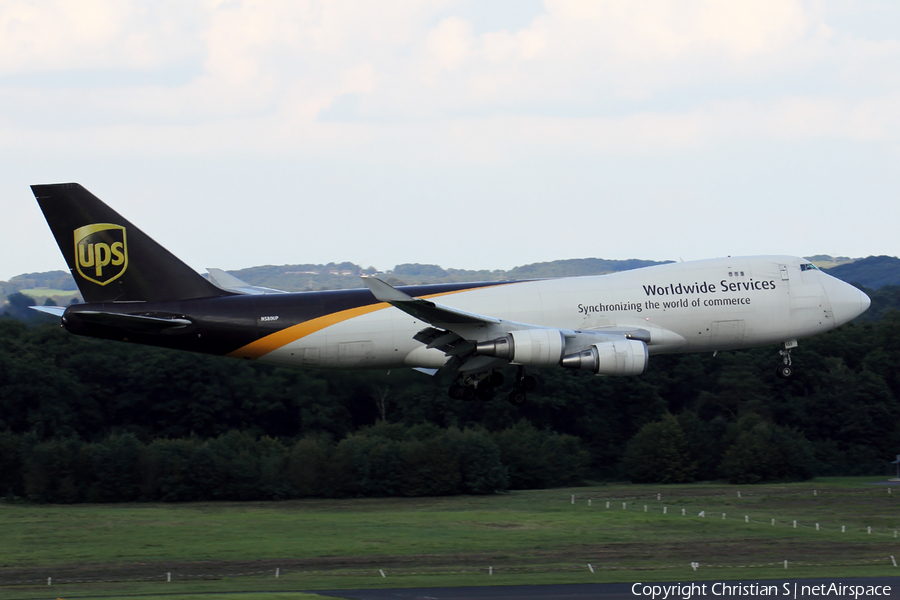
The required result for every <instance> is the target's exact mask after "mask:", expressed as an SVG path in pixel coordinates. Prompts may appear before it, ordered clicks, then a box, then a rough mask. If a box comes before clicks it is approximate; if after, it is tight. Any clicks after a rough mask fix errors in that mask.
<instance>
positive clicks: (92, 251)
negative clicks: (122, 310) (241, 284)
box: [31, 183, 230, 302]
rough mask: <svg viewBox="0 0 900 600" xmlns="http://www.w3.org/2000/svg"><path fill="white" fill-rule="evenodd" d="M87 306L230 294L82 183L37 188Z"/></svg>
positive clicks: (35, 188)
mask: <svg viewBox="0 0 900 600" xmlns="http://www.w3.org/2000/svg"><path fill="white" fill-rule="evenodd" d="M31 191H32V192H34V196H35V198H37V201H38V204H40V206H41V210H42V211H43V212H44V218H46V219H47V224H49V225H50V230H51V231H52V232H53V236H54V237H55V238H56V243H57V244H59V249H60V250H61V251H62V253H63V257H65V259H66V263H67V264H68V265H69V270H70V271H71V272H72V276H73V277H74V278H75V283H76V284H78V289H79V290H80V291H81V295H82V296H83V297H84V300H85V302H136V301H145V302H163V301H168V300H188V299H191V298H207V297H211V296H225V295H230V294H229V293H228V292H225V291H223V290H221V289H219V288H217V287H216V286H214V285H213V284H211V283H210V282H208V281H207V280H206V279H204V278H203V277H202V276H201V275H200V274H198V273H197V272H196V271H194V270H193V269H191V268H190V267H189V266H187V265H186V264H184V263H183V262H181V260H179V259H178V258H176V257H175V255H173V254H172V253H171V252H169V251H168V250H166V249H165V248H163V247H162V246H160V245H159V244H157V243H156V242H154V241H153V240H152V239H151V238H150V237H149V236H147V235H146V234H145V233H144V232H143V231H141V230H140V229H138V228H137V227H135V226H134V225H132V224H131V223H130V222H128V221H127V220H126V219H124V218H123V217H122V216H121V215H120V214H118V213H117V212H116V211H114V210H113V209H111V208H110V207H108V206H107V205H106V204H104V203H103V202H102V201H101V200H100V199H99V198H97V197H96V196H94V195H93V194H91V193H90V192H89V191H87V190H86V189H84V188H83V187H82V186H80V185H79V184H77V183H55V184H48V185H33V186H31Z"/></svg>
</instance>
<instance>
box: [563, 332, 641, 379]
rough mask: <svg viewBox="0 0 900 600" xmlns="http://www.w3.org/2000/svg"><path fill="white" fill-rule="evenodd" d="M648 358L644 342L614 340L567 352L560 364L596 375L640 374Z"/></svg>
mask: <svg viewBox="0 0 900 600" xmlns="http://www.w3.org/2000/svg"><path fill="white" fill-rule="evenodd" d="M649 358H650V353H649V352H648V351H647V344H645V343H644V342H640V341H638V340H616V341H613V342H603V343H601V344H594V345H593V346H591V347H590V348H588V349H587V350H582V351H581V352H577V353H575V354H569V355H568V356H565V357H563V359H562V362H561V363H560V364H561V365H562V366H564V367H567V368H569V369H586V370H588V371H593V372H594V373H596V374H597V375H640V374H641V373H643V372H644V371H646V370H647V364H648V362H649Z"/></svg>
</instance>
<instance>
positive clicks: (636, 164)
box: [0, 0, 900, 280]
mask: <svg viewBox="0 0 900 600" xmlns="http://www.w3.org/2000/svg"><path fill="white" fill-rule="evenodd" d="M898 24H900V3H898V2H895V1H889V0H871V1H850V0H830V1H829V0H821V1H812V0H811V1H793V0H754V1H753V2H734V1H732V0H583V1H582V0H545V1H543V2H540V1H534V0H471V1H467V0H441V1H433V2H427V1H420V0H379V1H378V2H369V1H364V0H360V1H344V0H329V1H327V2H319V1H306V0H258V1H245V0H197V1H192V0H171V1H166V0H159V1H151V2H147V1H145V0H141V1H137V0H91V1H90V2H84V1H83V0H74V1H69V0H4V1H3V2H2V3H0V208H2V211H0V215H2V217H0V218H2V221H0V222H2V228H0V231H2V235H0V280H8V279H9V278H10V277H13V276H15V275H18V274H21V273H30V272H42V271H50V270H56V269H62V270H65V269H66V266H65V263H64V261H63V259H62V256H61V254H60V253H59V250H58V248H57V246H56V243H55V242H54V239H53V237H52V235H51V234H50V231H49V229H48V228H47V226H46V223H45V222H44V219H43V216H42V214H41V212H40V210H39V209H38V206H37V203H36V202H35V200H34V197H33V196H32V194H31V192H30V189H29V185H31V184H37V183H57V182H69V181H73V182H78V183H81V184H82V185H84V186H85V187H86V188H87V189H89V190H90V191H91V192H93V193H94V194H95V195H97V196H98V197H100V198H101V199H103V200H104V201H105V202H107V203H108V204H109V205H110V206H112V207H113V208H114V209H115V210H117V211H118V212H120V213H121V214H122V215H123V216H125V218H127V219H129V220H130V221H131V222H132V223H133V224H135V225H136V226H138V227H140V228H141V229H142V230H143V231H144V232H145V233H147V234H149V235H150V236H151V237H153V238H154V239H155V240H156V241H158V242H160V243H161V244H162V245H164V246H165V247H166V248H168V249H169V250H170V251H171V252H173V253H174V254H176V255H177V256H179V257H180V258H181V259H182V260H184V261H185V262H186V263H187V264H188V265H190V266H191V267H193V268H195V269H196V270H198V271H201V272H202V271H203V270H204V269H205V268H206V267H218V268H223V269H227V270H234V269H241V268H245V267H250V266H256V265H264V264H275V265H280V264H304V263H327V262H341V261H351V262H354V263H357V264H360V265H361V266H363V267H368V266H374V267H376V268H378V269H380V270H388V269H391V268H393V267H394V266H395V265H397V264H402V263H431V264H439V265H441V266H443V267H445V268H448V267H453V268H463V269H509V268H512V267H514V266H517V265H523V264H528V263H533V262H544V261H551V260H557V259H566V258H586V257H598V258H608V259H627V258H641V259H651V260H679V259H683V260H691V259H700V258H711V257H717V256H727V255H751V254H791V255H798V256H811V255H814V254H830V255H833V256H849V257H864V256H869V255H881V254H887V255H891V256H896V255H898V254H900V235H898V223H900V27H898Z"/></svg>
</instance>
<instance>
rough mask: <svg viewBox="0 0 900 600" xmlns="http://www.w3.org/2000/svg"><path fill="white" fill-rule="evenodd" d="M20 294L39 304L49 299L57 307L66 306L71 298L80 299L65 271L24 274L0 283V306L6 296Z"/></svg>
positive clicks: (76, 289)
mask: <svg viewBox="0 0 900 600" xmlns="http://www.w3.org/2000/svg"><path fill="white" fill-rule="evenodd" d="M16 292H21V293H24V294H27V295H29V296H31V297H32V298H35V299H37V300H38V302H39V303H40V304H44V302H45V301H46V300H47V299H48V298H51V299H53V301H54V302H56V303H57V304H59V305H61V306H62V305H65V304H68V303H69V302H70V301H71V300H72V299H73V298H78V299H80V298H81V295H80V294H79V293H78V287H77V286H76V285H75V280H74V279H72V275H70V274H69V273H67V272H66V271H48V272H46V273H26V274H24V275H16V276H15V277H13V278H12V279H10V280H9V281H0V304H2V303H3V302H5V301H6V298H7V296H9V295H10V294H14V293H16Z"/></svg>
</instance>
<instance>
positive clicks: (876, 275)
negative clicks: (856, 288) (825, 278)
mask: <svg viewBox="0 0 900 600" xmlns="http://www.w3.org/2000/svg"><path fill="white" fill-rule="evenodd" d="M823 270H824V271H825V272H827V273H828V274H829V275H833V276H834V277H837V278H838V279H841V280H843V281H846V282H847V283H857V284H859V285H862V286H865V287H867V288H869V289H873V290H877V289H878V288H880V287H883V286H886V285H900V258H896V257H894V256H869V257H868V258H861V259H858V260H855V261H853V262H851V263H847V264H842V265H838V266H836V267H832V268H830V269H823Z"/></svg>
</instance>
